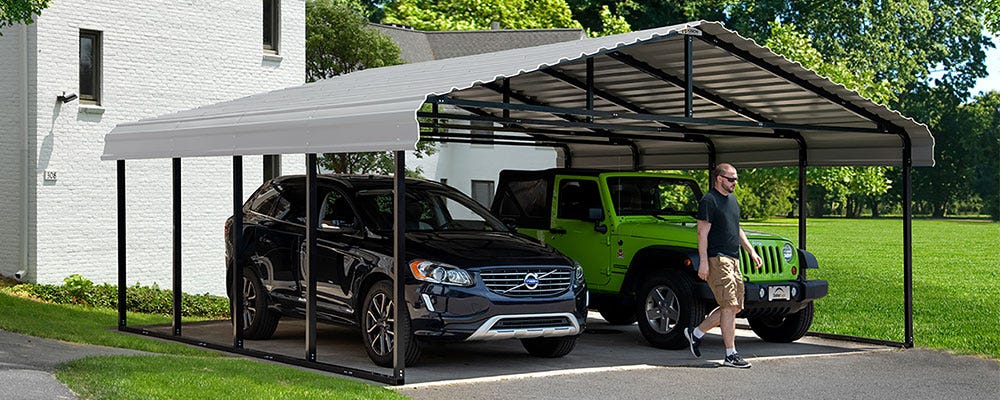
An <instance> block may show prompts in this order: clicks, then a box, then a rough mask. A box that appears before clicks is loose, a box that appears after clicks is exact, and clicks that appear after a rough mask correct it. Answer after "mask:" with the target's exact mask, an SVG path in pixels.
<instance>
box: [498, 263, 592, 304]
mask: <svg viewBox="0 0 1000 400" xmlns="http://www.w3.org/2000/svg"><path fill="white" fill-rule="evenodd" d="M479 275H480V276H481V277H482V278H483V283H484V284H486V288H487V289H489V290H490V291H491V292H493V293H496V294H501V295H504V296H511V297H551V296H557V295H560V294H562V293H563V292H565V291H567V290H569V287H570V285H572V284H573V270H572V269H571V268H569V267H562V266H541V267H540V266H532V267H506V268H491V269H487V270H483V271H481V272H480V273H479ZM529 275H530V276H532V277H534V278H536V279H537V280H538V282H537V284H532V281H531V280H530V279H529Z"/></svg>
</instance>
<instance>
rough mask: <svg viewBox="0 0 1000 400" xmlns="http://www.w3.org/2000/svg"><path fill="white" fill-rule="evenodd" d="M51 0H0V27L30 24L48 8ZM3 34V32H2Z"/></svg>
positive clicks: (1, 34) (0, 34)
mask: <svg viewBox="0 0 1000 400" xmlns="http://www.w3.org/2000/svg"><path fill="white" fill-rule="evenodd" d="M50 1H51V0H4V1H0V29H3V28H5V27H8V26H13V25H14V24H18V23H23V24H26V25H29V24H31V23H34V22H35V17H36V16H38V15H40V14H41V13H42V10H44V9H46V8H48V6H49V2H50ZM0 36H3V32H0Z"/></svg>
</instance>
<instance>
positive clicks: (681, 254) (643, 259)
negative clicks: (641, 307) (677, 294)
mask: <svg viewBox="0 0 1000 400" xmlns="http://www.w3.org/2000/svg"><path fill="white" fill-rule="evenodd" d="M688 259H689V260H691V264H690V265H686V264H685V260H688ZM665 268H671V269H677V270H682V271H684V272H685V273H687V274H690V275H692V276H694V277H695V279H697V268H698V249H692V248H689V247H677V246H649V247H646V248H644V249H642V250H639V251H638V252H637V253H635V257H632V263H631V264H629V268H628V272H627V273H626V274H625V280H624V281H623V282H622V287H621V294H622V295H626V296H630V297H631V296H632V295H633V294H634V293H635V291H636V290H637V289H638V287H639V284H640V283H642V280H643V277H644V276H645V275H646V274H648V273H650V272H653V271H658V270H662V269H665ZM696 282H697V281H696Z"/></svg>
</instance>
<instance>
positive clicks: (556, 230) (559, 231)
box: [549, 228, 566, 235]
mask: <svg viewBox="0 0 1000 400" xmlns="http://www.w3.org/2000/svg"><path fill="white" fill-rule="evenodd" d="M549 232H551V233H555V234H559V235H563V234H566V229H564V228H549Z"/></svg>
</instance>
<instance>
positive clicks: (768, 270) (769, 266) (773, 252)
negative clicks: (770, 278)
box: [740, 243, 785, 276]
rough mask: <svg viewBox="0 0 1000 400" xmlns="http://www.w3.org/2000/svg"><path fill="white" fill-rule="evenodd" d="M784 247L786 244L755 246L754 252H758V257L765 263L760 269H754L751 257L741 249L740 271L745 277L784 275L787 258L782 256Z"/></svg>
mask: <svg viewBox="0 0 1000 400" xmlns="http://www.w3.org/2000/svg"><path fill="white" fill-rule="evenodd" d="M783 245H784V243H778V244H766V245H755V246H753V248H754V250H756V251H757V255H759V256H760V258H761V260H763V261H764V265H763V266H761V267H760V269H757V268H754V266H753V261H752V260H750V255H749V254H747V252H746V250H743V248H742V247H741V248H740V269H741V270H742V272H743V276H747V275H773V274H781V273H783V272H784V271H785V258H784V257H782V255H781V246H783Z"/></svg>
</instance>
